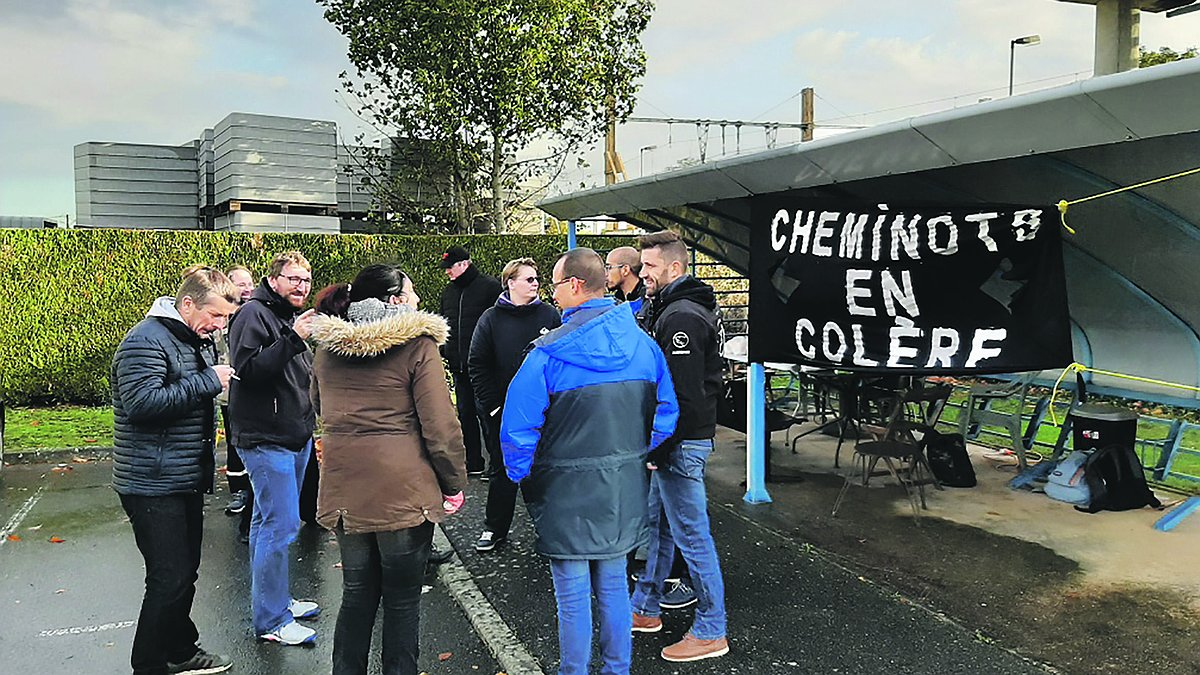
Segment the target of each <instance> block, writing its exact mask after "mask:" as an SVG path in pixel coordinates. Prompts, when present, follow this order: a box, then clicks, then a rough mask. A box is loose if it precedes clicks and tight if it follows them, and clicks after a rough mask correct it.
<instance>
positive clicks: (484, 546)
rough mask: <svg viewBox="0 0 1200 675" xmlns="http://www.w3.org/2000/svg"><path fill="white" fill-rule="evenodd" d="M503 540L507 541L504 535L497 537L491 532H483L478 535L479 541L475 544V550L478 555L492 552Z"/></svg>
mask: <svg viewBox="0 0 1200 675" xmlns="http://www.w3.org/2000/svg"><path fill="white" fill-rule="evenodd" d="M505 539H507V537H505V536H504V535H497V534H496V533H495V532H492V531H491V530H484V531H483V534H481V535H479V541H477V542H475V550H476V551H479V552H480V553H487V552H488V551H494V550H495V549H496V547H497V546H499V545H500V543H501V542H503V541H504V540H505Z"/></svg>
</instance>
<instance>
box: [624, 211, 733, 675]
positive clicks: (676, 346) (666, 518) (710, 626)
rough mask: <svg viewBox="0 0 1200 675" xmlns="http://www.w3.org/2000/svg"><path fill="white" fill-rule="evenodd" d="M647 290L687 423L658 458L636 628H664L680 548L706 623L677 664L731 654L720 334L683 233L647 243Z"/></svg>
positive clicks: (695, 630) (680, 650)
mask: <svg viewBox="0 0 1200 675" xmlns="http://www.w3.org/2000/svg"><path fill="white" fill-rule="evenodd" d="M639 243H640V244H641V249H642V270H641V272H640V274H641V277H642V281H644V282H645V283H646V297H647V298H648V300H647V305H645V306H644V307H643V310H642V313H643V315H644V316H645V319H646V323H645V326H646V327H647V329H649V330H650V333H651V335H653V336H654V339H655V340H656V341H657V342H658V344H659V346H660V347H662V350H663V353H665V354H666V359H667V364H668V366H669V367H670V370H671V379H672V380H673V381H674V383H675V393H676V394H677V395H678V398H679V424H678V425H676V427H675V433H674V434H672V436H671V438H669V439H667V441H666V442H664V443H663V444H662V445H660V446H659V447H658V449H657V450H655V451H654V452H652V453H651V454H650V457H649V458H648V463H649V464H650V465H651V466H652V467H653V468H654V470H653V471H652V472H651V476H650V506H649V507H650V547H649V553H648V554H647V557H646V571H645V573H644V574H642V575H641V576H640V577H638V582H637V586H636V588H635V590H634V594H633V611H634V612H635V614H634V616H633V630H634V631H635V632H640V633H656V632H658V631H660V630H662V619H661V618H660V614H661V612H662V606H661V604H660V602H661V599H662V595H663V585H664V581H665V580H666V578H667V575H668V573H669V572H670V569H671V561H672V558H673V557H674V552H675V547H676V546H678V547H679V551H680V552H681V553H682V554H683V559H684V560H685V561H686V562H687V566H688V569H689V571H690V572H691V577H692V587H693V588H694V589H695V592H696V600H697V602H696V617H695V620H694V621H693V622H692V629H691V630H690V631H688V633H687V634H686V635H684V636H683V639H682V640H681V641H679V642H677V643H675V644H673V645H670V646H667V647H664V648H663V650H662V657H663V658H664V659H666V660H667V661H675V662H682V661H698V660H700V659H708V658H713V657H717V656H722V655H724V654H727V653H729V641H728V640H727V639H726V636H725V582H724V580H723V579H722V577H721V563H720V561H719V560H718V559H717V547H716V545H715V544H714V543H713V538H712V530H711V529H710V527H709V522H708V500H707V497H706V495H705V490H704V467H705V465H706V463H707V462H708V456H709V454H710V453H711V452H712V449H713V442H712V439H713V436H714V434H715V433H716V420H717V399H718V397H719V396H720V391H721V372H722V367H721V356H720V344H719V343H720V329H719V326H718V325H717V316H716V309H717V301H716V296H715V295H714V294H713V290H712V287H711V286H709V285H708V284H705V283H703V282H701V281H698V280H697V279H695V278H693V277H692V276H690V275H688V273H687V269H688V267H687V266H688V250H687V246H685V245H684V243H683V241H682V240H681V239H680V238H679V235H677V234H675V233H674V232H669V231H668V232H656V233H654V234H648V235H645V236H643V237H641V239H640V241H639Z"/></svg>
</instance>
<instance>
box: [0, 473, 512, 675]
mask: <svg viewBox="0 0 1200 675" xmlns="http://www.w3.org/2000/svg"><path fill="white" fill-rule="evenodd" d="M111 475H112V465H111V463H110V462H106V461H105V462H95V463H87V464H70V465H67V466H66V467H56V466H54V465H27V466H20V465H18V466H6V467H4V469H3V471H0V487H2V491H0V523H3V524H5V525H4V528H5V529H4V537H2V538H0V673H12V674H14V675H16V674H21V675H25V674H29V675H34V674H36V675H81V674H90V673H105V674H107V673H128V672H130V668H129V650H130V646H131V645H132V642H133V632H134V625H135V623H136V620H137V615H138V608H139V607H140V605H141V599H142V591H143V581H144V578H145V576H144V575H145V572H144V569H143V567H142V558H141V554H140V553H139V552H138V550H137V547H136V546H135V545H134V541H133V530H132V529H131V528H130V525H129V522H128V521H127V520H126V517H125V512H124V511H123V510H122V509H121V505H120V502H119V501H118V500H117V495H116V493H114V492H113V491H112V488H111V487H110V486H109V481H110V480H111ZM221 487H222V488H223V487H224V486H221ZM227 500H228V493H227V492H225V491H224V490H223V489H222V490H221V491H220V492H218V494H216V495H212V496H209V497H207V498H206V502H207V503H208V507H207V508H206V509H205V522H204V552H203V555H202V557H201V563H200V580H199V582H198V583H197V592H196V599H195V603H194V606H193V611H192V619H193V620H194V621H195V622H196V626H197V628H198V629H199V630H200V640H201V644H202V645H203V646H204V648H205V649H208V650H209V651H213V652H218V653H222V654H227V655H229V656H230V657H232V658H233V660H234V668H233V669H232V671H231V672H234V673H249V674H263V675H266V674H278V673H304V674H307V673H328V672H329V669H330V663H331V651H332V648H333V627H334V624H335V622H336V619H337V606H338V603H339V601H340V598H341V571H340V570H339V569H337V568H336V567H335V565H336V564H337V563H338V562H339V560H340V558H339V555H338V548H337V542H336V540H334V539H333V537H332V535H330V534H329V533H328V532H326V531H324V530H322V529H320V528H316V527H313V526H311V525H309V526H305V527H304V528H303V530H302V531H301V535H300V538H299V540H298V541H297V543H296V544H295V545H294V546H293V547H292V555H293V557H292V566H291V577H292V591H293V594H294V595H296V596H297V597H299V598H302V599H306V600H315V601H317V602H318V603H320V604H321V606H322V608H323V610H324V611H323V612H322V614H321V616H319V617H318V618H317V619H316V620H315V621H312V622H306V623H307V625H310V626H312V627H313V628H315V629H316V630H317V631H318V640H317V644H316V645H315V646H313V647H285V646H281V645H277V644H274V643H266V642H259V641H258V640H256V639H255V637H254V631H253V627H252V626H251V623H250V604H249V597H250V591H249V588H250V581H249V568H248V564H247V557H248V556H247V550H246V546H245V545H243V544H240V543H238V541H237V523H236V519H234V518H228V517H226V516H225V515H224V513H223V510H222V509H223V508H224V506H225V504H226V503H227ZM10 536H11V537H19V541H18V540H14V539H12V538H10ZM51 538H54V539H56V540H57V539H61V540H62V541H61V543H52V542H51ZM428 583H429V584H430V586H431V587H430V589H429V590H428V592H426V593H425V595H424V598H423V603H422V607H421V612H422V615H421V621H422V623H421V657H420V661H419V665H420V667H421V669H422V670H423V671H426V672H428V673H430V674H431V675H432V674H445V675H468V674H470V675H479V674H481V673H483V674H486V675H491V674H492V673H496V672H499V670H500V668H499V665H498V664H497V662H496V659H495V658H494V657H493V656H492V655H491V653H490V652H489V650H488V649H487V647H486V646H485V645H484V643H483V641H482V640H481V639H480V637H479V635H478V634H477V633H476V632H475V630H474V628H473V627H472V625H471V623H470V622H469V621H468V620H467V617H466V615H465V614H464V613H463V611H462V609H461V608H460V607H459V606H458V604H457V603H456V602H455V601H454V600H453V599H452V598H451V596H450V595H449V593H448V592H447V589H446V587H445V585H444V584H441V583H438V582H437V581H436V578H435V577H432V576H431V577H430V578H429V580H428ZM380 618H382V617H380ZM378 630H379V622H378V621H377V622H376V636H375V641H374V644H375V645H378V644H379V636H378ZM374 656H375V662H374V664H373V669H374V672H379V670H378V669H379V664H378V650H377V649H376V653H375V655H374ZM442 658H444V659H445V660H441V659H442Z"/></svg>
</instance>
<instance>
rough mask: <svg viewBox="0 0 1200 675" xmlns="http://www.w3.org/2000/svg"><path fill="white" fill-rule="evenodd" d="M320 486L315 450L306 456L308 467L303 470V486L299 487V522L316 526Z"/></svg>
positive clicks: (319, 466)
mask: <svg viewBox="0 0 1200 675" xmlns="http://www.w3.org/2000/svg"><path fill="white" fill-rule="evenodd" d="M320 486H321V465H320V464H318V463H317V449H316V448H315V447H314V448H313V451H312V452H310V453H309V454H308V467H307V468H306V469H305V470H304V484H303V485H301V486H300V520H303V521H304V522H306V523H308V524H309V525H316V524H317V492H318V491H319V490H320Z"/></svg>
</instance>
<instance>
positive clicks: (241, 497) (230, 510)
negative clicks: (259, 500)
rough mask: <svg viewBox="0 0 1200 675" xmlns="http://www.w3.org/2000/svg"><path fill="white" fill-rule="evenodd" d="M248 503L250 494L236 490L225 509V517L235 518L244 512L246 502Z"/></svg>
mask: <svg viewBox="0 0 1200 675" xmlns="http://www.w3.org/2000/svg"><path fill="white" fill-rule="evenodd" d="M248 501H250V493H248V492H246V491H245V490H238V491H237V492H235V493H233V499H231V500H230V501H229V504H228V505H227V506H226V507H225V515H227V516H235V515H237V514H239V513H241V512H242V511H245V510H246V502H248Z"/></svg>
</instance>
